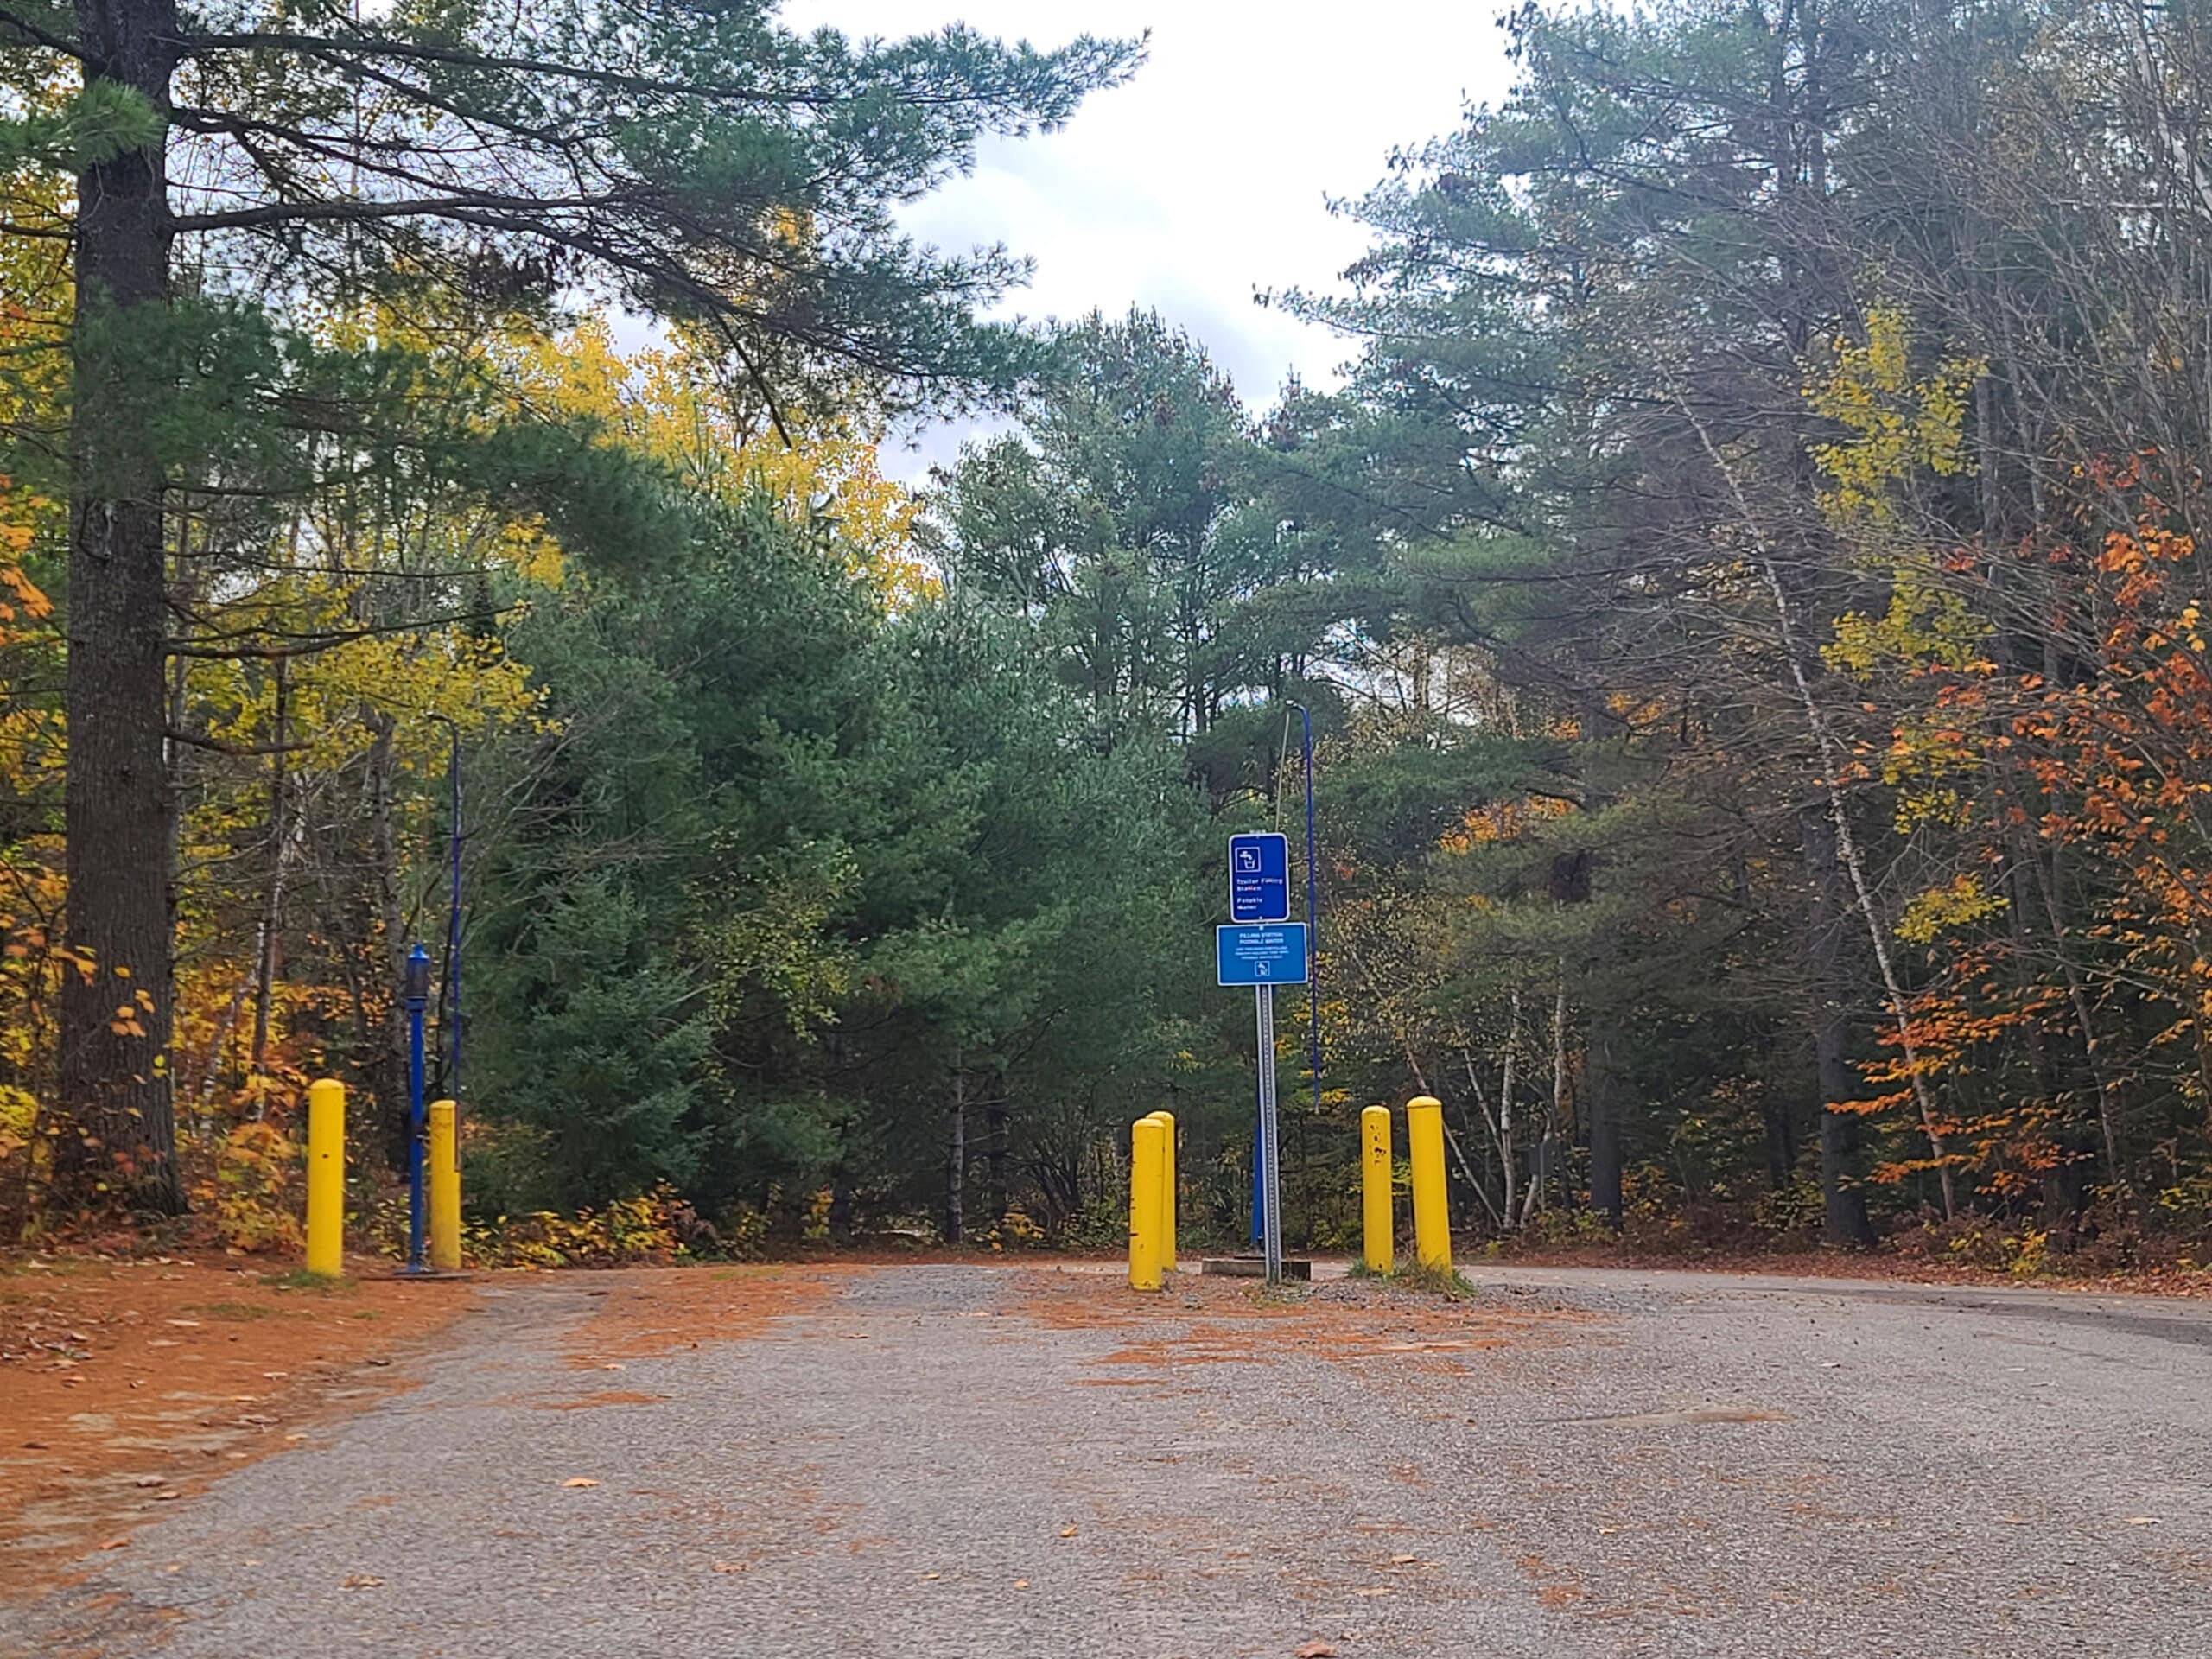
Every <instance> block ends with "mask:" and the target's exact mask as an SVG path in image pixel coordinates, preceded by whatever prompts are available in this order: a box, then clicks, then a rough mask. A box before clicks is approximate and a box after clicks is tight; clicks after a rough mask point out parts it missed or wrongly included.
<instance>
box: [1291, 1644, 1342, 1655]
mask: <svg viewBox="0 0 2212 1659" xmlns="http://www.w3.org/2000/svg"><path fill="white" fill-rule="evenodd" d="M1292 1659H1337V1649H1336V1646H1335V1644H1334V1643H1329V1642H1308V1643H1306V1645H1305V1646H1304V1647H1302V1648H1300V1649H1299V1650H1298V1651H1297V1652H1296V1653H1295V1654H1294V1655H1293V1656H1292Z"/></svg>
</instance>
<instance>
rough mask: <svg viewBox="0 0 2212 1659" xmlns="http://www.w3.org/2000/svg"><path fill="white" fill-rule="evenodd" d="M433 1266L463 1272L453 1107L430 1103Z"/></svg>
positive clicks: (458, 1155) (442, 1102)
mask: <svg viewBox="0 0 2212 1659" xmlns="http://www.w3.org/2000/svg"><path fill="white" fill-rule="evenodd" d="M425 1156H426V1158H427V1159H428V1161H429V1166H430V1168H429V1176H430V1265H431V1266H432V1267H434V1268H436V1269H437V1270H438V1271H439V1272H440V1273H459V1272H460V1271H461V1146H460V1143H459V1142H458V1141H455V1139H454V1105H453V1102H451V1101H449V1100H434V1101H432V1102H431V1103H430V1145H429V1150H428V1152H427V1153H426V1154H425Z"/></svg>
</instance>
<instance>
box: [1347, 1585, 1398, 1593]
mask: <svg viewBox="0 0 2212 1659" xmlns="http://www.w3.org/2000/svg"><path fill="white" fill-rule="evenodd" d="M1389 1593H1390V1586H1389V1585H1387V1584H1370V1585H1369V1586H1367V1587H1366V1588H1365V1589H1364V1590H1355V1591H1353V1592H1352V1594H1354V1595H1355V1596H1387V1595H1389Z"/></svg>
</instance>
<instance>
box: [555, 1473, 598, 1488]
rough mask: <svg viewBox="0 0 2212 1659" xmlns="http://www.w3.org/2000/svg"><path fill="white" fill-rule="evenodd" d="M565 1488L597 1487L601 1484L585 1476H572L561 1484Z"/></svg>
mask: <svg viewBox="0 0 2212 1659" xmlns="http://www.w3.org/2000/svg"><path fill="white" fill-rule="evenodd" d="M561 1484H563V1486H596V1485H598V1484H599V1483H598V1482H597V1481H595V1480H593V1479H590V1478H588V1477H587V1476H583V1475H571V1476H569V1478H568V1479H566V1480H564V1481H563V1482H562V1483H561Z"/></svg>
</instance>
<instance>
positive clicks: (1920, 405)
mask: <svg viewBox="0 0 2212 1659" xmlns="http://www.w3.org/2000/svg"><path fill="white" fill-rule="evenodd" d="M1911 355H1912V353H1911V340H1910V331H1909V326H1908V324H1907V321H1906V319H1905V316H1904V313H1903V312H1902V311H1899V310H1897V309H1896V308H1893V307H1888V306H1877V307H1875V308H1873V309H1872V310H1871V311H1870V312H1868V313H1867V315H1866V344H1865V345H1864V346H1854V345H1853V344H1851V343H1850V342H1849V341H1847V340H1838V341H1837V342H1836V343H1835V360H1834V364H1833V365H1832V366H1831V367H1830V368H1829V370H1828V372H1827V374H1826V375H1824V376H1821V378H1818V379H1816V380H1815V381H1813V382H1812V383H1810V384H1808V385H1807V386H1806V388H1805V396H1806V397H1807V398H1808V400H1809V401H1810V402H1811V404H1812V405H1813V409H1814V410H1815V412H1816V413H1818V414H1820V415H1821V416H1825V417H1826V418H1827V419H1829V420H1831V421H1834V422H1835V423H1837V424H1838V425H1840V426H1841V427H1842V428H1844V429H1845V430H1846V431H1847V433H1848V434H1849V436H1847V437H1845V438H1843V439H1840V440H1839V441H1838V442H1834V443H1821V444H1815V445H1814V446H1813V459H1814V461H1815V462H1817V463H1818V464H1819V466H1820V468H1821V471H1822V472H1824V473H1826V474H1827V475H1828V477H1829V479H1830V480H1833V482H1834V487H1833V488H1832V489H1830V490H1828V491H1826V492H1824V493H1822V495H1821V505H1822V506H1823V507H1825V508H1826V509H1827V512H1829V513H1830V514H1831V515H1832V516H1834V518H1838V519H1840V520H1851V519H1858V518H1866V519H1871V520H1873V521H1875V522H1877V523H1880V522H1886V521H1887V520H1888V519H1890V518H1891V517H1892V516H1893V515H1894V512H1895V505H1894V502H1893V500H1892V496H1893V493H1894V492H1895V491H1896V489H1897V486H1899V485H1900V484H1902V483H1904V481H1905V480H1907V479H1909V478H1910V477H1911V476H1912V475H1913V474H1915V473H1916V472H1919V471H1922V470H1923V469H1925V470H1927V471H1929V472H1933V473H1936V474H1939V475H1943V476H1948V475H1951V474H1958V473H1965V472H1970V471H1972V470H1973V467H1972V463H1971V462H1970V461H1969V460H1968V458H1967V453H1966V442H1965V438H1964V435H1963V432H1964V427H1965V423H1966V407H1967V393H1968V392H1969V391H1972V390H1973V388H1974V382H1975V381H1976V380H1978V379H1980V378H1981V376H1982V374H1983V372H1985V370H1986V365H1985V364H1984V363H1983V362H1982V361H1981V359H1979V358H1962V357H1949V358H1945V359H1943V360H1942V362H1941V363H1939V364H1938V365H1936V369H1935V372H1933V373H1931V374H1929V375H1926V376H1924V377H1923V378H1918V379H1915V378H1913V374H1912V364H1911Z"/></svg>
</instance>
